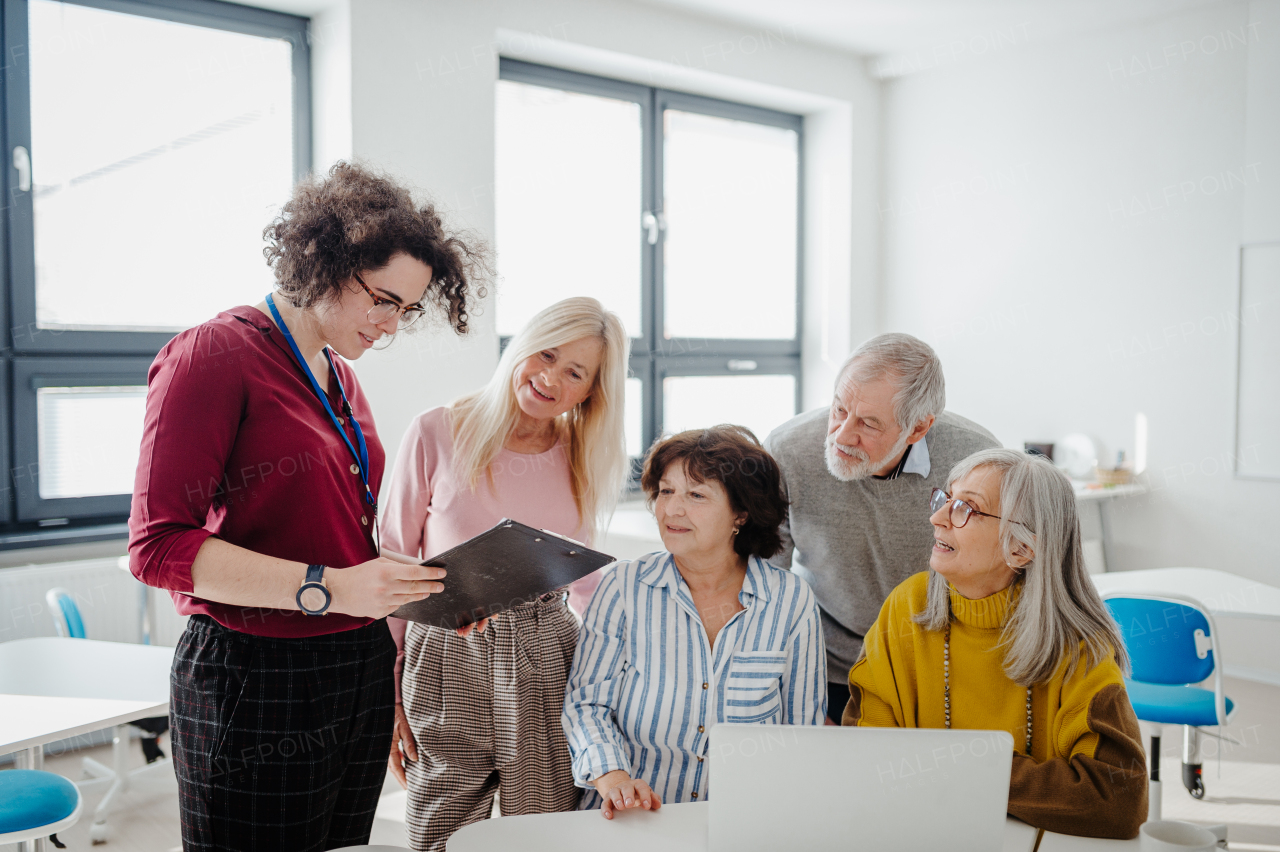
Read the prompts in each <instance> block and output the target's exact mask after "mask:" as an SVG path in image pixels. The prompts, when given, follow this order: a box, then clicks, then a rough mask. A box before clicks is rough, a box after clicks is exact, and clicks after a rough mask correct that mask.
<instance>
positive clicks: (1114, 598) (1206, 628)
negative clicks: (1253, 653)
mask: <svg viewBox="0 0 1280 852" xmlns="http://www.w3.org/2000/svg"><path fill="white" fill-rule="evenodd" d="M1102 597H1103V600H1104V601H1105V602H1106V605H1107V608H1108V609H1109V610H1110V611H1111V615H1112V617H1114V618H1115V620H1116V622H1117V623H1118V624H1119V625H1120V632H1121V633H1122V634H1123V636H1124V644H1125V648H1127V649H1128V651H1129V658H1130V660H1132V663H1133V672H1132V677H1127V678H1125V681H1124V682H1125V687H1126V688H1127V689H1128V691H1129V701H1130V703H1132V704H1133V711H1134V713H1135V714H1137V717H1138V719H1140V720H1141V721H1143V722H1146V723H1148V725H1150V726H1152V727H1153V728H1154V729H1155V731H1156V732H1157V733H1155V734H1153V735H1152V737H1151V751H1150V753H1149V755H1148V761H1149V763H1150V770H1151V781H1152V784H1153V787H1152V796H1153V797H1158V795H1159V786H1157V785H1158V783H1159V781H1160V735H1159V732H1160V731H1161V726H1163V725H1181V726H1182V730H1183V739H1182V783H1183V786H1185V787H1186V788H1187V791H1188V792H1189V793H1190V794H1191V795H1192V796H1193V797H1195V798H1197V799H1203V798H1204V779H1203V777H1202V775H1201V758H1200V728H1203V727H1208V726H1211V725H1225V724H1227V722H1228V721H1229V720H1230V719H1231V716H1232V714H1233V712H1234V710H1235V703H1234V702H1233V701H1232V700H1231V699H1230V698H1228V697H1227V696H1226V695H1225V694H1224V693H1223V691H1222V655H1221V652H1220V651H1218V649H1217V648H1216V646H1215V642H1214V637H1215V636H1217V635H1218V630H1217V626H1216V625H1215V624H1214V621H1213V616H1212V615H1210V614H1209V611H1208V610H1207V609H1205V608H1204V606H1203V605H1202V604H1201V603H1200V602H1199V601H1196V600H1194V599H1193V598H1188V597H1183V596H1182V595H1174V594H1150V595H1146V594H1137V593H1134V592H1113V593H1111V594H1104V595H1103V596H1102ZM1210 676H1212V677H1213V689H1205V688H1204V687H1203V686H1201V684H1204V683H1205V682H1206V681H1207V680H1208V679H1209V678H1210ZM1153 807H1156V808H1157V812H1156V816H1157V817H1158V815H1159V814H1158V802H1153Z"/></svg>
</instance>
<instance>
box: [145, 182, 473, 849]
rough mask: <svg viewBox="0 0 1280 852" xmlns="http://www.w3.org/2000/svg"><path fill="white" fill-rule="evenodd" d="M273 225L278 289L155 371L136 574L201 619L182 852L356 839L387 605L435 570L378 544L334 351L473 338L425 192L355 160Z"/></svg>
mask: <svg viewBox="0 0 1280 852" xmlns="http://www.w3.org/2000/svg"><path fill="white" fill-rule="evenodd" d="M264 237H265V238H266V239H267V241H268V243H269V245H268V247H267V248H266V249H265V250H264V254H265V255H266V258H267V262H268V263H269V264H270V265H271V266H272V268H273V270H274V272H275V278H276V286H275V291H274V292H273V293H271V294H270V295H268V296H267V297H266V299H265V300H264V301H263V302H260V303H259V304H258V305H256V306H254V307H249V306H241V307H237V308H232V309H230V310H228V311H225V312H223V313H221V314H219V315H218V316H217V317H215V318H213V319H212V320H209V321H208V322H206V323H204V324H203V325H199V326H196V327H195V328H192V329H189V330H188V331H185V332H183V333H181V334H179V335H178V336H177V337H175V338H174V339H173V340H171V341H170V342H169V343H168V345H166V346H165V347H164V349H162V350H161V351H160V354H159V355H157V356H156V359H155V362H154V363H153V364H152V365H151V370H150V372H149V374H148V380H147V381H148V389H147V408H146V418H145V421H144V428H143V437H142V450H141V456H140V458H139V461H138V474H137V478H136V481H135V485H134V494H133V507H132V511H131V513H130V517H129V533H130V535H129V557H130V567H131V569H132V571H133V573H134V575H135V576H137V577H138V579H139V580H141V581H142V582H144V583H147V584H148V585H152V586H156V587H159V588H162V589H168V590H169V591H170V592H171V594H172V595H173V599H174V603H175V605H176V607H177V610H178V612H179V613H181V614H183V615H189V616H191V618H190V621H189V622H188V625H187V629H186V632H185V633H184V634H183V635H182V638H181V640H180V641H179V643H178V648H177V650H176V653H175V656H174V663H173V672H172V681H171V683H172V687H171V689H172V694H171V697H170V716H171V720H172V726H173V757H174V768H175V771H176V774H177V778H178V793H179V805H180V808H181V813H182V839H183V846H184V848H185V849H187V850H193V849H211V850H212V849H218V850H227V849H282V850H320V849H332V848H336V847H341V846H348V845H357V844H364V843H367V842H368V838H369V832H370V829H371V828H372V825H373V815H374V809H375V806H376V804H377V800H378V796H379V793H380V792H381V789H382V782H383V779H384V778H385V776H386V756H387V752H388V749H389V748H390V746H391V733H392V726H393V721H394V702H395V693H394V688H393V685H392V670H393V665H394V662H395V656H396V646H395V643H394V642H393V640H392V638H391V635H390V633H389V632H388V630H387V625H386V621H385V616H386V615H387V614H388V613H390V612H392V611H394V610H395V609H396V608H397V607H399V606H400V605H401V604H404V603H406V602H409V601H415V600H421V599H422V598H425V597H427V596H428V595H429V594H431V593H433V592H438V591H440V590H441V589H442V588H443V587H442V585H441V584H440V583H439V582H438V581H439V580H440V579H441V578H442V577H443V575H444V572H443V571H442V570H439V569H433V568H423V567H419V566H417V565H406V564H404V563H402V562H398V561H392V560H390V559H386V558H381V557H380V556H379V543H378V539H377V535H376V530H377V518H378V515H377V512H378V506H377V494H378V492H379V488H380V486H381V482H382V473H383V465H384V462H385V454H384V453H383V450H382V444H381V443H380V442H379V440H378V433H377V430H376V429H375V427H374V423H373V418H372V415H371V411H370V407H369V402H368V400H367V399H366V398H365V395H364V393H363V392H362V391H361V389H360V385H359V382H357V381H356V376H355V373H354V372H353V371H352V370H351V368H350V367H349V366H348V365H347V364H346V361H350V360H354V359H356V358H359V357H360V356H361V355H363V354H364V352H365V351H366V350H368V349H371V348H373V346H374V344H376V343H377V342H378V341H379V340H382V339H384V338H387V337H389V336H391V335H394V334H395V333H396V332H397V331H398V330H399V329H401V328H403V327H405V326H406V325H411V324H414V323H415V321H417V320H418V319H419V318H420V317H421V316H422V315H423V314H425V313H427V312H429V311H430V312H434V313H436V314H439V315H442V316H443V317H446V318H447V319H448V322H449V324H450V326H451V327H452V328H453V330H454V331H455V332H457V333H458V334H463V333H465V332H466V331H467V321H468V315H469V312H470V310H471V308H472V306H473V304H474V302H475V300H476V299H478V298H481V297H483V295H484V291H483V281H482V277H483V275H484V274H485V273H486V272H487V266H486V264H485V262H484V258H483V255H482V254H481V253H480V250H479V249H478V248H476V247H475V246H473V245H472V244H470V243H468V242H466V241H464V240H462V239H461V238H459V237H457V236H455V235H452V234H450V233H449V232H448V231H447V230H446V229H445V227H444V225H443V223H442V222H441V219H440V216H439V215H438V214H437V212H436V211H435V209H434V208H433V207H431V206H430V205H425V206H418V205H415V203H414V202H413V200H412V198H411V197H410V195H409V193H408V191H407V190H405V189H403V188H401V187H399V186H397V185H396V184H395V183H393V182H392V181H390V180H388V179H386V178H384V177H380V176H378V175H375V174H372V173H370V172H369V171H367V170H365V169H363V168H360V167H358V166H353V165H349V164H346V163H338V164H337V165H336V166H334V167H333V169H332V170H330V172H329V175H328V177H327V178H326V179H324V180H319V181H317V180H310V181H305V182H303V183H302V184H300V185H299V186H298V187H297V189H296V190H295V192H294V195H293V198H292V199H291V200H290V201H289V202H288V203H287V204H286V205H285V206H284V209H283V211H282V213H281V215H280V217H279V218H278V219H276V220H275V222H273V223H272V224H271V225H270V226H269V227H267V228H266V230H265V231H264ZM333 353H337V354H338V355H339V356H341V358H334V357H333ZM343 359H345V360H343Z"/></svg>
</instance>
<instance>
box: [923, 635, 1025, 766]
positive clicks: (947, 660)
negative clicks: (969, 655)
mask: <svg viewBox="0 0 1280 852" xmlns="http://www.w3.org/2000/svg"><path fill="white" fill-rule="evenodd" d="M943 636H944V638H943V641H942V711H943V714H944V716H945V718H946V723H947V729H948V730H950V728H951V619H950V618H948V619H947V626H946V628H945V632H944V634H943ZM1026 752H1027V756H1028V757H1030V756H1031V687H1029V686H1028V687H1027V746H1026Z"/></svg>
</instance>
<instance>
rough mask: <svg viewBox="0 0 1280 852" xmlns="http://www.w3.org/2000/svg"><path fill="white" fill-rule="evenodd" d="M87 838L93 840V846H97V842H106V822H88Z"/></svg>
mask: <svg viewBox="0 0 1280 852" xmlns="http://www.w3.org/2000/svg"><path fill="white" fill-rule="evenodd" d="M89 839H90V840H91V841H93V845H94V846H97V845H98V844H99V843H106V842H107V825H106V823H98V822H94V823H90V824H89Z"/></svg>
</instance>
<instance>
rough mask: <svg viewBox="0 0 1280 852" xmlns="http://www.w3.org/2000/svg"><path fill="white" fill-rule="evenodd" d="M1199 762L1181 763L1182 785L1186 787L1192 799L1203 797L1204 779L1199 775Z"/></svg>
mask: <svg viewBox="0 0 1280 852" xmlns="http://www.w3.org/2000/svg"><path fill="white" fill-rule="evenodd" d="M1200 771H1201V770H1200V764H1198V763H1184V764H1182V786H1183V787H1186V788H1187V792H1188V793H1190V794H1191V798H1193V799H1203V798H1204V779H1203V778H1202V777H1201V776H1200Z"/></svg>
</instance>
